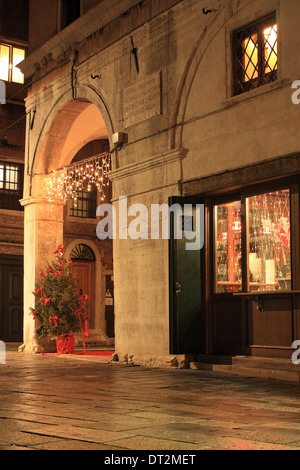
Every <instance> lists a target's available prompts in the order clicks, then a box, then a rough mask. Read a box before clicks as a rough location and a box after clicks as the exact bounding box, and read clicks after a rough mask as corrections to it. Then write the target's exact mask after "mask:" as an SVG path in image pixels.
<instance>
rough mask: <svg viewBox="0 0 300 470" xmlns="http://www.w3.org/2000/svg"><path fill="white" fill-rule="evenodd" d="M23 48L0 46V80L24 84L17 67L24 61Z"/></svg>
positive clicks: (24, 52)
mask: <svg viewBox="0 0 300 470" xmlns="http://www.w3.org/2000/svg"><path fill="white" fill-rule="evenodd" d="M25 55H26V51H25V49H24V48H23V47H20V46H13V45H11V44H4V43H1V44H0V80H5V81H7V82H14V83H21V84H22V83H24V75H23V74H22V72H21V70H20V69H18V68H17V65H18V64H19V63H20V62H22V61H23V60H24V59H25Z"/></svg>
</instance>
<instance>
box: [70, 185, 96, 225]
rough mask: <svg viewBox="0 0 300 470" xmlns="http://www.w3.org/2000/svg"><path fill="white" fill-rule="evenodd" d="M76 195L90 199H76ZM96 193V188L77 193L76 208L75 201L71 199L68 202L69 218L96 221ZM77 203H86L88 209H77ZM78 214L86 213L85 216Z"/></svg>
mask: <svg viewBox="0 0 300 470" xmlns="http://www.w3.org/2000/svg"><path fill="white" fill-rule="evenodd" d="M78 194H83V195H90V197H78ZM97 195H98V192H97V189H96V188H92V189H91V190H90V191H88V189H83V190H80V191H78V193H77V207H75V205H74V204H75V201H74V200H73V199H71V201H70V206H69V210H68V212H69V217H74V218H75V219H77V220H78V219H80V220H88V219H90V220H91V219H92V220H95V219H96V210H97V199H98V197H97ZM78 201H87V203H88V209H87V210H84V209H79V208H78ZM79 212H82V213H84V212H85V213H86V215H79Z"/></svg>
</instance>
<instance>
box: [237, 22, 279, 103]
mask: <svg viewBox="0 0 300 470" xmlns="http://www.w3.org/2000/svg"><path fill="white" fill-rule="evenodd" d="M277 45H278V36H277V23H276V15H275V14H272V15H270V16H268V17H266V18H263V19H262V20H259V21H257V22H255V23H251V24H249V25H247V26H244V27H243V28H241V29H239V30H237V31H235V32H234V33H233V71H234V78H233V79H234V94H235V95H239V94H240V93H244V92H245V91H249V90H252V89H254V88H258V87H259V86H261V85H265V84H266V83H270V82H273V81H275V80H276V79H277V57H278V47H277Z"/></svg>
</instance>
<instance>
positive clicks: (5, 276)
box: [0, 255, 23, 342]
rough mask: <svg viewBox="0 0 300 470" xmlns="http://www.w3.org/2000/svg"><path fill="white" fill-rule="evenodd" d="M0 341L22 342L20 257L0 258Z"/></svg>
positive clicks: (21, 270) (21, 275)
mask: <svg viewBox="0 0 300 470" xmlns="http://www.w3.org/2000/svg"><path fill="white" fill-rule="evenodd" d="M0 339H1V340H2V341H4V342H22V341H23V257H22V256H11V255H9V256H8V255H2V256H0Z"/></svg>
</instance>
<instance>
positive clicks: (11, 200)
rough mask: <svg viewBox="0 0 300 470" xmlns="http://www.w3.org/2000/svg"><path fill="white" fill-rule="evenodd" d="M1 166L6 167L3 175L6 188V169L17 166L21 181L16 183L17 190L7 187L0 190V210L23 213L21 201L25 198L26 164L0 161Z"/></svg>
mask: <svg viewBox="0 0 300 470" xmlns="http://www.w3.org/2000/svg"><path fill="white" fill-rule="evenodd" d="M0 165H3V166H4V169H3V173H4V178H3V185H4V186H5V182H6V178H5V174H6V168H7V167H8V166H15V167H16V168H17V171H18V175H19V180H18V182H17V183H16V184H17V189H6V188H5V187H3V188H0V210H16V211H23V210H24V209H23V207H22V206H21V205H20V202H19V201H20V199H21V198H22V197H23V185H24V164H22V163H19V162H10V161H4V160H1V161H0Z"/></svg>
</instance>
